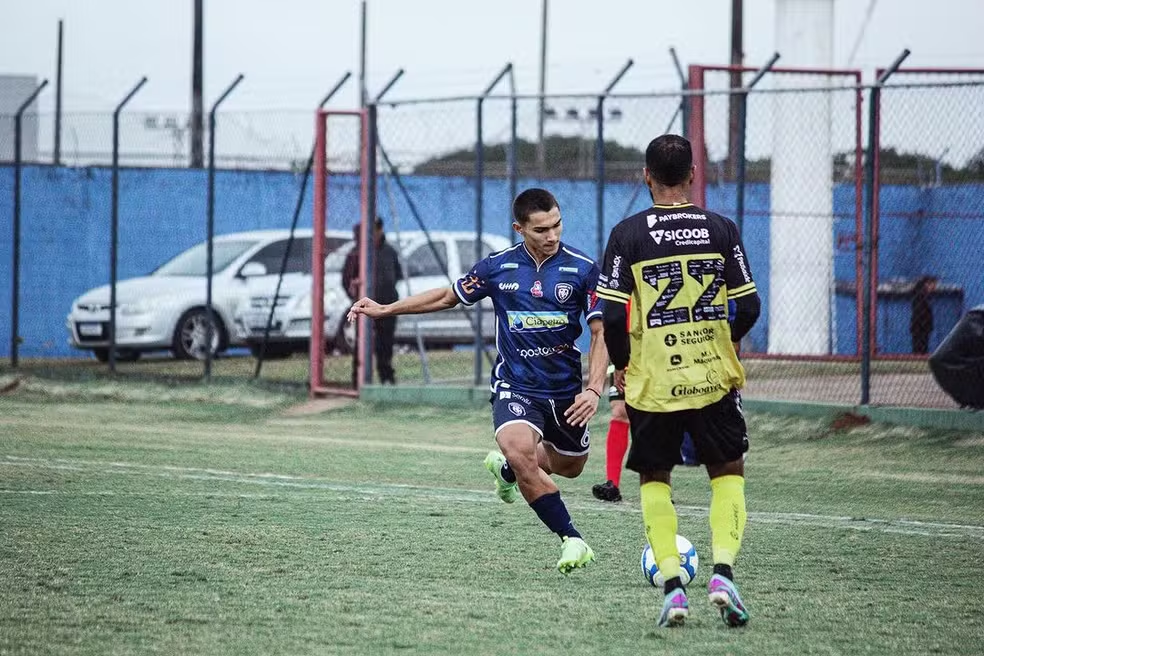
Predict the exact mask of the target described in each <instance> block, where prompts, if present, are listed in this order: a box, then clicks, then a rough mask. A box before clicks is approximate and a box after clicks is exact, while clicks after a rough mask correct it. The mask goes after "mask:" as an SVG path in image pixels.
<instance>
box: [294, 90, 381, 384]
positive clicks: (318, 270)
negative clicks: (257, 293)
mask: <svg viewBox="0 0 1152 656" xmlns="http://www.w3.org/2000/svg"><path fill="white" fill-rule="evenodd" d="M327 132H328V116H327V114H326V113H325V112H324V111H323V110H320V111H317V112H316V159H315V163H314V164H313V170H312V175H313V179H314V180H315V182H314V186H313V188H312V342H311V345H310V350H309V359H310V360H311V361H312V367H311V371H310V373H309V376H308V378H309V383H310V385H309V389H310V391H311V396H313V397H315V396H318V395H319V392H320V388H321V386H322V385H323V384H324V361H323V357H324V303H323V299H324V233H325V232H326V225H327V220H326V217H327V213H328V176H327V169H328V148H327V145H328V138H327V137H328V134H327ZM361 243H363V242H361ZM273 303H275V299H273Z"/></svg>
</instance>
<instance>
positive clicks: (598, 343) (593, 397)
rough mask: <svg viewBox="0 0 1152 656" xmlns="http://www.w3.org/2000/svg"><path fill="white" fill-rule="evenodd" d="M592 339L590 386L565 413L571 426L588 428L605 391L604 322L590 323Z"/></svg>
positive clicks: (606, 357)
mask: <svg viewBox="0 0 1152 656" xmlns="http://www.w3.org/2000/svg"><path fill="white" fill-rule="evenodd" d="M588 333H589V336H590V337H591V340H590V344H589V347H590V348H589V350H588V384H587V385H586V386H585V387H584V389H583V390H582V391H581V392H580V393H579V394H577V395H576V400H575V401H573V403H572V405H571V406H569V407H568V409H567V410H565V411H564V417H565V419H566V420H567V421H568V425H569V426H587V425H588V422H589V421H590V420H591V419H592V416H593V415H595V414H596V408H597V406H598V405H599V404H600V390H602V389H604V374H605V372H607V370H608V350H607V349H606V348H605V346H604V322H603V321H601V320H600V319H593V320H591V321H589V322H588Z"/></svg>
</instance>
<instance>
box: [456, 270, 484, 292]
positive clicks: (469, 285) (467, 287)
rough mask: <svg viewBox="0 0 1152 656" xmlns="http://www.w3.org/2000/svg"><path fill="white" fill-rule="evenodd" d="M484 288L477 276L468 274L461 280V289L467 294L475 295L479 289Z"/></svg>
mask: <svg viewBox="0 0 1152 656" xmlns="http://www.w3.org/2000/svg"><path fill="white" fill-rule="evenodd" d="M483 286H484V283H483V282H482V281H481V280H480V278H478V277H476V275H475V274H472V273H470V274H468V275H466V276H464V277H463V278H461V279H460V289H461V290H463V291H464V293H465V294H474V293H475V292H476V290H477V289H480V288H481V287H483Z"/></svg>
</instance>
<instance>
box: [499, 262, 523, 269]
mask: <svg viewBox="0 0 1152 656" xmlns="http://www.w3.org/2000/svg"><path fill="white" fill-rule="evenodd" d="M500 268H501V269H519V268H520V265H519V264H518V263H516V262H505V263H504V264H501V265H500Z"/></svg>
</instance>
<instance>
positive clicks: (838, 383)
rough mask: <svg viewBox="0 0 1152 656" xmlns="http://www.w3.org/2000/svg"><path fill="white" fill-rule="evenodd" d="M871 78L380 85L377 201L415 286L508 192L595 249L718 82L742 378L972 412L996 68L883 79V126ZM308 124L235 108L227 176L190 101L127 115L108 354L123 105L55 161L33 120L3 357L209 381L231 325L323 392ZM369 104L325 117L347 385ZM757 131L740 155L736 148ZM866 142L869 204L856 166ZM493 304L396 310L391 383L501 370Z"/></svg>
mask: <svg viewBox="0 0 1152 656" xmlns="http://www.w3.org/2000/svg"><path fill="white" fill-rule="evenodd" d="M857 79H858V78H857V77H856V76H852V75H835V76H833V75H827V74H800V73H787V72H778V73H777V72H770V74H769V75H768V76H767V77H766V79H765V81H764V83H762V84H760V85H759V86H758V87H757V88H754V89H751V90H749V91H748V92H747V96H746V103H745V104H746V110H745V119H744V123H743V125H741V123H740V122H739V121H733V114H732V112H731V111H730V109H731V108H732V107H733V105H734V104H735V103H737V102H738V100H739V98H740V97H739V96H738V95H733V93H732V92H731V90H730V89H728V88H727V85H728V82H729V78H728V75H727V74H722V75H709V76H705V85H704V88H703V89H701V90H699V91H688V92H681V91H676V92H670V93H665V94H618V95H607V96H597V95H566V96H548V97H545V98H543V102H541V99H540V98H539V97H535V96H512V95H508V94H505V95H500V94H493V95H490V96H488V97H485V98H483V100H481V99H480V98H477V97H467V98H447V99H444V98H442V99H422V100H421V99H418V100H397V101H389V100H386V101H383V102H381V103H380V104H379V105H378V107H377V112H378V116H377V120H376V124H375V126H376V133H377V135H376V136H377V139H376V144H375V148H376V164H377V173H378V177H377V183H376V197H375V209H376V214H377V215H378V216H379V217H380V218H381V220H382V221H383V223H384V227H385V231H386V234H387V235H388V238H389V240H390V241H392V242H393V244H394V245H395V246H397V250H398V252H399V254H400V256H401V260H402V266H403V270H404V277H403V279H402V280H400V282H399V284H398V288H399V290H398V291H399V293H400V294H401V295H402V296H403V295H408V294H411V293H418V292H419V291H423V290H424V289H425V288H427V286H428V285H443V284H447V283H448V282H449V281H451V280H453V279H454V278H455V277H457V276H458V275H460V274H462V273H463V272H466V271H467V270H468V268H469V267H470V266H471V264H472V263H473V262H474V261H475V260H476V259H478V257H480V256H483V255H484V254H486V253H488V252H491V251H493V250H498V249H499V248H502V247H503V246H505V245H507V244H510V243H513V242H514V241H515V239H514V237H515V235H514V232H513V230H512V221H513V219H512V216H511V210H510V206H511V201H512V198H513V197H514V196H515V194H516V193H517V191H519V190H522V189H524V188H527V187H530V186H542V187H545V188H548V189H549V190H551V191H552V192H553V193H554V194H555V195H556V196H557V198H558V199H559V201H560V204H561V209H562V212H563V215H564V224H565V234H564V239H565V241H566V242H567V243H569V244H571V245H573V246H575V247H576V248H578V249H580V250H582V251H584V252H586V253H588V254H589V255H593V256H594V257H596V258H598V257H599V252H600V249H601V248H602V246H603V243H604V241H605V240H606V237H607V234H608V232H610V231H611V229H612V227H613V226H615V225H616V223H617V222H619V221H620V220H621V219H623V218H624V217H626V216H628V215H630V214H633V213H635V212H638V211H641V210H643V209H644V208H646V207H648V206H649V205H650V198H649V196H648V192H647V190H646V189H645V188H644V186H643V182H642V175H641V171H642V167H643V159H644V158H643V153H644V148H645V147H646V145H647V143H648V142H649V141H650V140H651V139H652V138H653V137H655V136H657V135H659V134H663V133H667V132H672V133H677V134H684V135H685V136H689V135H688V134H687V131H688V127H689V123H690V118H691V111H692V110H691V106H692V103H691V102H690V100H691V99H692V97H693V94H696V95H698V96H699V97H701V98H702V99H703V103H702V104H698V105H697V106H698V107H702V112H703V115H702V116H701V117H700V119H701V120H702V122H703V127H704V130H703V148H704V152H705V153H706V157H705V158H704V159H705V161H706V165H705V170H704V171H703V172H702V173H703V175H702V176H701V177H702V178H703V179H705V180H706V181H707V184H706V187H705V188H704V193H705V196H706V205H707V207H708V208H709V209H711V210H713V211H716V212H719V213H721V214H724V215H726V216H728V217H730V218H732V219H733V220H735V221H737V222H738V223H739V224H740V225H741V227H742V230H743V235H744V240H745V244H746V247H747V249H748V252H749V261H750V264H751V266H752V269H753V273H754V275H755V276H756V278H757V286H758V288H759V290H760V294H761V301H762V307H763V312H762V317H761V319H760V321H758V322H757V324H756V326H755V327H754V328H753V330H752V332H751V333H750V334H749V335H748V337H747V338H746V339H745V340H744V343H743V344H742V352H743V357H744V362H745V366H746V368H747V369H748V372H749V385H748V389H747V394H748V396H749V397H751V398H765V399H775V400H796V401H820V402H832V403H845V404H853V403H858V402H859V401H860V399H861V394H862V390H863V389H864V386H866V385H869V386H870V387H871V390H870V391H871V394H870V403H873V404H876V405H907V406H922V407H955V403H953V402H952V401H951V400H950V399H948V398H947V397H946V395H944V394H943V393H942V392H941V391H940V390H939V388H938V387H937V386H936V385H935V384H934V381H932V379H931V377H930V375H929V374H928V371H927V366H926V354H927V353H930V352H931V350H932V349H933V348H935V346H936V345H938V344H939V343H940V341H941V340H942V339H943V337H944V336H945V335H946V334H947V333H948V331H949V330H950V329H951V327H952V324H953V323H954V322H955V320H956V319H958V318H959V316H960V315H962V313H963V312H964V311H965V310H966V309H968V308H970V307H972V306H974V305H977V304H980V303H982V302H983V86H982V76H978V75H973V74H970V73H964V74H955V75H951V76H943V75H933V74H930V73H908V74H902V75H900V76H898V78H896V79H893V80H891V81H890V82H889V84H888V85H887V86H886V87H884V89H883V92H882V93H881V102H880V104H879V106H878V107H879V109H878V111H879V114H878V118H879V129H878V136H879V140H878V142H877V143H873V144H869V143H867V142H866V134H865V127H864V126H866V125H867V124H868V123H867V122H868V121H869V120H870V118H869V117H870V116H871V114H870V111H872V110H871V108H870V107H868V106H867V103H866V102H865V100H864V98H865V97H866V94H865V93H864V91H865V90H866V89H867V87H859V86H857ZM761 87H762V88H761ZM541 108H543V114H541ZM315 117H316V114H315V111H313V110H300V111H263V112H253V111H245V112H230V111H227V109H226V108H224V109H221V110H220V111H219V112H218V113H217V116H216V126H215V130H216V132H215V161H214V165H215V168H214V169H212V168H211V163H210V162H205V168H191V167H190V166H189V164H190V161H191V160H190V157H191V151H192V148H191V141H192V138H191V135H190V132H189V129H188V125H189V124H190V121H189V120H188V116H187V115H186V114H183V113H179V112H147V111H125V112H123V113H122V114H121V117H120V143H119V167H120V168H119V169H118V171H119V195H118V203H119V206H118V215H119V227H120V230H119V235H118V250H117V261H118V263H119V276H118V277H119V278H120V280H119V282H118V285H117V287H118V299H119V300H118V304H119V305H120V312H121V314H120V315H118V326H117V338H118V339H117V349H118V350H117V351H116V352H115V353H109V352H108V351H107V350H105V351H103V352H102V351H101V350H100V349H101V346H100V345H101V344H103V345H104V347H105V348H107V339H106V338H107V335H106V334H104V333H102V332H101V331H102V330H106V329H107V328H106V326H104V325H103V324H105V323H106V322H107V318H108V308H107V307H106V306H107V303H108V299H107V289H106V286H107V285H108V284H109V282H110V281H109V271H110V257H111V251H112V243H111V229H110V217H111V214H112V207H111V204H112V201H111V192H110V188H111V185H112V180H111V178H112V168H111V165H112V158H111V151H112V143H111V141H112V119H111V115H110V114H103V115H99V114H69V115H66V116H63V117H61V118H62V119H63V120H62V121H61V125H62V129H61V135H62V144H61V148H60V152H61V160H62V161H61V162H60V165H59V166H53V165H51V150H52V149H51V147H50V144H51V135H52V132H53V126H54V123H55V117H54V116H52V115H51V114H39V115H33V116H31V117H30V116H28V115H26V116H25V117H24V125H25V128H26V129H27V128H28V126H32V125H34V126H35V127H34V129H35V130H37V131H38V133H39V139H38V143H39V149H38V152H35V153H31V154H30V155H29V154H26V155H25V156H24V159H23V163H22V166H21V169H20V176H21V177H20V181H21V184H20V195H19V198H18V199H17V198H16V193H15V191H16V190H15V186H16V185H15V179H16V178H15V174H16V167H15V165H14V163H13V162H12V161H11V160H12V153H11V149H9V151H8V152H7V153H3V154H0V159H2V160H3V163H0V198H4V199H7V200H8V201H9V202H6V203H4V204H2V205H0V231H2V232H0V234H3V235H5V237H4V238H3V239H0V279H3V280H9V279H10V276H11V271H12V261H13V255H14V252H15V251H16V250H18V251H19V252H20V254H21V257H22V259H21V264H20V273H21V278H20V288H19V290H17V294H18V296H17V297H16V299H17V300H18V301H19V303H18V305H19V306H20V307H21V308H23V310H22V312H21V313H20V317H19V326H17V327H16V331H15V332H13V330H12V327H11V325H10V323H9V322H7V321H5V322H3V323H4V324H5V325H3V326H0V352H2V353H3V354H4V355H5V356H9V357H10V358H11V360H12V361H13V362H12V364H8V365H6V366H13V365H15V366H19V367H33V366H35V367H52V368H55V369H57V370H69V371H97V370H100V369H101V368H102V367H104V368H106V367H107V366H108V365H109V363H107V362H104V361H102V360H106V359H108V358H109V357H119V358H120V359H119V360H118V361H114V362H113V363H112V364H114V365H116V372H117V374H118V375H144V376H156V377H158V378H161V379H164V380H199V379H200V378H202V377H203V376H204V375H205V373H206V368H205V367H204V365H203V362H202V360H201V359H198V358H203V357H205V353H207V352H209V351H208V350H207V349H208V348H209V347H208V346H207V344H208V342H205V341H204V340H205V339H209V340H211V339H214V338H213V335H215V336H216V337H215V339H217V341H216V342H214V343H215V344H216V349H217V350H216V353H217V356H218V359H216V360H215V361H214V364H213V366H212V369H211V375H212V376H214V377H222V376H235V377H237V378H251V377H253V376H259V377H260V378H261V379H263V380H269V381H277V382H285V383H291V384H305V383H306V381H307V380H308V378H309V360H308V358H307V356H306V352H307V350H308V349H309V343H310V339H311V329H310V321H311V314H310V310H311V296H310V295H309V294H308V293H307V291H306V290H308V289H310V284H311V283H310V281H311V277H312V273H313V272H312V267H311V259H310V256H309V255H308V254H309V253H310V252H311V247H312V241H311V240H312V235H311V227H312V220H313V215H312V211H313V199H312V194H313V190H314V185H315V180H313V179H311V174H312V171H311V161H312V155H313V144H314V136H315V121H316V118H315ZM354 122H356V121H355V120H354V119H349V125H348V126H345V125H343V120H339V121H338V120H336V119H335V118H334V119H333V120H332V123H331V129H330V133H329V135H328V143H327V148H326V156H327V162H328V165H327V170H326V174H325V175H326V178H327V201H328V203H327V214H326V218H327V230H328V235H326V237H325V246H324V249H325V265H324V266H325V273H324V277H325V285H324V289H325V296H324V315H325V317H326V318H325V327H324V335H325V337H324V339H325V346H324V348H325V349H326V352H327V353H328V354H329V357H328V358H326V359H325V360H324V367H325V371H324V377H325V379H328V380H336V381H348V382H349V383H350V382H351V380H352V376H353V371H354V368H355V367H356V366H357V365H356V363H355V358H354V356H353V352H354V350H355V349H353V348H352V346H353V345H354V343H355V341H356V334H355V332H354V328H353V329H352V330H353V332H349V327H348V326H347V325H346V324H344V323H343V322H342V321H340V319H341V318H342V316H343V314H344V312H346V309H347V305H348V304H350V303H351V300H352V299H351V298H350V297H349V295H348V294H347V292H346V290H345V289H344V288H343V286H342V285H341V284H340V283H341V281H340V270H341V269H342V268H343V264H344V258H346V256H347V253H348V250H349V249H350V248H351V245H352V232H351V231H352V228H353V226H354V225H355V224H356V222H357V221H359V218H360V216H361V211H362V209H361V199H360V193H361V183H360V179H359V177H358V175H357V172H358V170H359V166H360V158H361V155H362V152H361V148H362V146H361V144H362V139H361V135H360V134H359V132H358V131H357V129H355V128H353V127H351V123H354ZM11 124H12V117H10V116H0V126H6V125H11ZM541 124H542V125H543V128H544V129H543V134H544V139H543V140H542V141H541V140H540V139H539V138H538V129H539V126H540V125H541ZM601 135H602V140H601ZM741 139H742V140H743V146H742V147H743V149H744V154H745V156H744V159H743V166H739V162H738V158H737V157H735V154H736V153H737V152H738V151H737V150H736V149H735V148H734V146H735V145H736V144H739V143H740V141H739V140H741ZM5 143H7V142H5ZM697 147H699V145H698V146H697ZM204 151H205V153H207V152H208V148H207V147H206V148H205V149H204ZM25 152H26V151H25ZM872 152H874V153H875V154H876V159H877V162H878V167H877V171H878V177H877V180H876V185H875V190H876V193H875V199H876V205H875V206H876V207H877V208H878V211H876V212H875V213H872V212H871V211H870V205H869V202H868V201H869V199H868V198H866V197H865V193H866V190H865V188H864V184H863V181H864V178H865V176H864V172H865V170H866V168H865V167H866V158H867V156H868V154H869V153H872ZM478 173H479V175H478ZM210 175H211V176H214V184H213V188H214V191H213V194H212V195H211V199H212V200H211V203H210V202H209V194H208V191H207V188H208V179H209V177H210ZM698 175H699V173H698ZM698 179H700V178H698ZM17 204H19V206H20V208H21V211H20V216H21V217H22V222H21V227H20V235H19V238H18V239H17V236H16V234H15V232H14V222H13V218H14V216H15V211H14V207H15V206H16V205H17ZM210 204H211V205H212V209H213V215H214V235H215V241H214V242H213V243H214V248H213V250H214V259H213V269H214V270H216V275H214V276H213V277H212V280H213V283H212V284H213V292H214V295H213V307H214V312H215V316H214V321H216V322H217V323H215V324H213V326H211V328H209V327H207V326H206V324H205V323H204V321H203V320H201V321H200V322H199V323H198V324H196V325H192V324H195V323H196V322H192V323H191V324H190V323H187V322H186V323H185V324H181V323H180V319H181V317H182V316H183V315H184V313H186V312H190V311H192V315H195V316H199V317H201V318H202V319H203V318H204V317H205V316H206V315H204V313H203V305H204V302H205V295H206V290H207V284H208V282H207V281H208V279H209V277H208V276H207V275H206V268H205V267H206V253H205V246H206V243H207V240H208V232H207V216H208V212H209V205H210ZM869 226H871V227H872V228H874V231H873V233H872V236H873V241H874V243H875V245H876V250H875V266H874V267H873V268H872V271H873V279H872V280H871V281H868V280H866V279H865V270H866V267H865V266H864V264H865V262H864V260H863V253H864V249H863V247H862V246H863V243H864V239H865V234H866V233H867V232H868V231H867V230H866V228H868V227H869ZM9 235H12V237H11V238H9V237H8V236H9ZM477 235H479V237H480V238H479V239H477ZM198 249H199V250H198ZM174 272H175V275H167V274H170V273H174ZM281 272H283V275H281ZM102 287H103V288H104V289H103V291H101V288H102ZM926 289H927V291H925V290H926ZM869 293H871V294H873V299H874V302H873V303H872V304H871V312H869V313H866V312H865V304H864V303H862V302H861V300H862V299H863V298H864V295H865V294H869ZM102 299H103V300H102ZM137 299H138V300H137ZM102 304H103V306H102ZM13 306H14V298H13V296H12V289H10V288H5V289H0V307H4V308H5V309H6V310H7V309H8V308H9V307H13ZM925 307H927V308H928V311H927V313H926V312H925V309H924V308H925ZM195 308H199V309H200V312H199V313H198V314H197V313H196V312H194V311H193V310H194V309H195ZM484 311H485V308H483V307H481V308H476V309H473V310H468V311H463V310H462V311H461V312H459V313H457V315H454V316H444V317H436V316H435V315H428V316H424V317H419V318H413V319H412V320H410V321H406V322H403V321H402V322H401V323H400V325H398V327H397V338H396V355H395V358H394V364H395V367H396V370H397V380H398V382H399V383H400V384H402V385H437V384H453V385H461V384H463V385H471V384H474V383H476V381H477V380H478V379H482V382H483V381H486V379H487V375H488V368H489V365H490V363H491V359H492V357H493V351H492V343H491V337H492V335H491V330H490V325H489V324H490V323H491V320H490V315H487V316H486V315H485V314H484ZM85 313H87V314H85ZM101 313H103V314H101ZM5 314H7V312H5ZM926 316H927V317H930V319H929V321H930V323H928V324H925V323H924V320H925V317H926ZM864 322H872V324H871V325H872V327H873V328H874V330H873V331H872V337H873V339H872V343H871V344H865V343H864V342H863V341H862V336H863V335H864V331H863V327H864ZM85 331H88V332H89V333H90V334H84V332H85ZM478 333H479V337H480V343H481V345H482V348H481V349H479V350H477V349H476V348H475V345H476V343H477V339H476V338H477V334H478ZM925 333H927V337H925V336H924V334H925ZM265 335H267V337H265ZM102 339H103V340H104V341H101V340H102ZM181 339H183V340H184V341H181ZM586 339H587V336H586V335H585V342H586ZM197 340H199V341H197ZM13 345H15V347H13ZM197 345H199V346H197ZM581 346H582V347H584V346H586V343H585V344H581ZM197 349H199V350H197ZM17 356H18V357H17ZM174 356H176V357H174ZM254 356H262V357H254ZM18 358H22V359H23V360H22V361H21V362H17V360H18ZM182 358H188V359H182ZM864 359H868V360H869V361H870V364H871V366H870V371H869V372H868V373H867V375H865V374H864V372H863V369H862V362H863V361H864Z"/></svg>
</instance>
